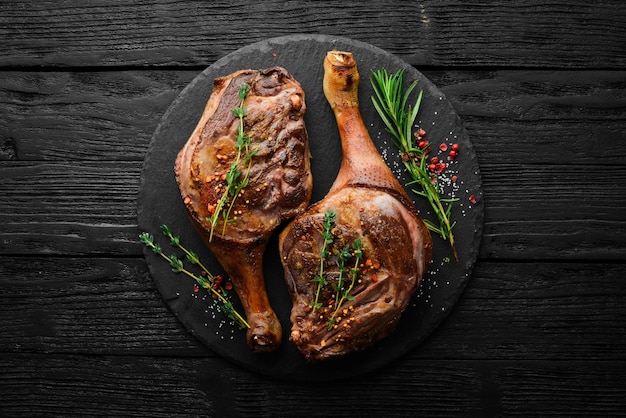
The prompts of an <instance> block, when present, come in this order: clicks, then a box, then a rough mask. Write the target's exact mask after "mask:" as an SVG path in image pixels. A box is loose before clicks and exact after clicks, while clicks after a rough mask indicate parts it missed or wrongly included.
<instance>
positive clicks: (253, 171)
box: [175, 67, 312, 351]
mask: <svg viewBox="0 0 626 418" xmlns="http://www.w3.org/2000/svg"><path fill="white" fill-rule="evenodd" d="M244 83H245V84H247V85H248V86H249V91H248V93H247V95H245V101H244V102H243V104H242V99H241V97H240V96H239V94H240V89H241V86H242V84H244ZM304 98H305V97H304V91H303V90H302V88H301V86H300V84H299V83H298V82H297V81H296V80H295V79H294V78H293V76H292V75H291V74H290V73H289V72H287V70H285V69H284V68H280V67H274V68H269V69H266V70H260V71H255V70H242V71H238V72H235V73H233V74H231V75H229V76H226V77H223V78H219V79H216V80H215V82H214V88H213V92H212V94H211V97H210V99H209V101H208V103H207V105H206V107H205V109H204V112H203V114H202V117H201V118H200V121H199V123H198V125H197V127H196V128H195V130H194V131H193V133H192V134H191V137H190V138H189V140H188V141H187V143H186V144H185V145H184V147H183V148H182V149H181V150H180V152H179V154H178V158H177V159H176V164H175V172H176V181H177V182H178V186H179V188H180V193H181V196H182V198H183V201H184V203H185V206H186V208H187V211H188V213H189V216H190V218H191V220H192V222H193V224H194V226H195V227H196V229H197V230H198V232H199V233H200V234H201V235H202V237H203V239H204V240H205V242H206V243H207V245H208V247H209V248H210V249H211V251H212V252H213V253H214V254H215V256H216V258H217V260H218V261H219V262H220V264H221V265H222V266H223V267H224V269H225V271H226V272H227V273H228V275H229V276H230V280H231V281H232V283H233V286H234V288H235V290H236V292H237V295H238V296H239V299H240V300H241V303H242V305H243V308H244V310H245V313H246V317H247V321H248V323H249V324H250V329H248V331H247V336H246V338H247V342H248V345H249V346H250V347H251V349H252V350H254V351H271V350H274V349H276V348H277V347H278V346H279V345H280V343H281V335H282V331H281V326H280V323H279V321H278V319H277V317H276V314H275V313H274V311H273V309H272V307H271V306H270V302H269V299H268V296H267V293H266V290H265V279H264V276H263V254H264V252H265V248H266V245H267V242H268V240H269V238H270V235H271V234H272V231H273V230H274V229H275V228H276V227H277V226H278V225H279V224H280V223H281V222H282V221H284V220H285V219H288V218H292V217H294V216H295V215H296V214H298V213H300V212H302V211H303V210H304V209H305V208H306V206H307V205H308V202H309V199H310V197H311V189H312V178H311V172H310V165H309V145H308V138H307V132H306V128H305V124H304V119H303V117H304V113H305V110H306V105H305V100H304ZM240 106H241V107H242V108H243V109H245V116H244V117H243V121H244V125H243V128H244V129H243V132H245V133H246V134H247V136H248V137H249V139H250V143H249V149H248V151H247V152H246V151H245V150H244V151H243V152H242V154H243V157H241V158H240V159H239V160H237V154H238V152H239V148H241V146H240V147H239V148H238V147H237V138H238V133H239V127H240V123H241V121H240V119H239V116H238V115H235V114H234V113H233V109H236V108H239V107H240ZM245 155H252V159H251V162H250V164H249V165H248V163H247V162H246V161H245ZM233 161H239V163H238V164H236V165H235V166H236V167H238V169H239V171H240V173H239V176H238V177H237V178H236V181H235V182H234V183H233V184H245V183H243V181H244V179H245V178H246V175H247V176H248V180H247V181H248V184H247V185H246V186H245V187H244V188H243V190H241V192H240V193H237V194H236V196H229V199H228V201H227V202H226V204H225V205H224V206H223V207H222V210H221V211H218V212H219V213H220V215H219V216H217V217H216V218H215V224H214V225H212V223H211V222H210V219H211V217H212V216H213V214H214V213H215V211H216V207H219V204H218V202H219V201H220V199H221V198H222V196H223V195H224V193H225V192H224V190H225V188H227V181H228V180H227V178H228V176H229V174H228V171H229V169H230V167H231V165H232V164H233ZM233 202H234V204H233ZM231 204H232V208H230V209H229V207H230V205H231ZM225 213H227V214H229V216H228V218H227V220H225V219H224V218H223V216H222V215H223V214H225Z"/></svg>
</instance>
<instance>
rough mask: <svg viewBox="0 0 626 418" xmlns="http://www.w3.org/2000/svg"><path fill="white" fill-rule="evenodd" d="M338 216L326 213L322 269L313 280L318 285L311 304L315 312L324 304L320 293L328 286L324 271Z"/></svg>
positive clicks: (321, 255)
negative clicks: (320, 299)
mask: <svg viewBox="0 0 626 418" xmlns="http://www.w3.org/2000/svg"><path fill="white" fill-rule="evenodd" d="M336 216H337V214H336V213H335V212H333V211H332V210H328V211H326V212H325V213H324V223H323V225H322V248H321V249H320V268H319V271H318V274H316V275H315V277H314V278H313V279H311V281H312V282H313V283H316V284H317V289H316V291H315V300H314V301H313V302H312V303H311V307H312V308H313V312H315V310H316V309H318V308H320V307H321V306H322V303H321V302H320V301H319V298H320V292H321V290H322V288H323V287H324V286H326V285H327V284H328V280H327V279H326V273H325V271H324V265H325V264H326V259H327V258H328V257H329V256H330V251H329V247H330V245H331V244H332V243H333V233H332V230H333V228H334V227H335V220H336Z"/></svg>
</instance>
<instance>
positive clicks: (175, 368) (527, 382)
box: [0, 355, 626, 417]
mask: <svg viewBox="0 0 626 418" xmlns="http://www.w3.org/2000/svg"><path fill="white" fill-rule="evenodd" d="M0 367H1V368H2V369H3V370H7V371H8V372H7V373H3V374H2V375H0V388H2V392H3V412H5V413H6V414H8V416H11V417H31V416H35V415H46V416H55V415H59V414H61V415H64V416H65V415H68V411H69V415H70V416H73V415H74V414H73V413H72V412H78V411H80V414H82V415H83V416H84V415H89V416H111V415H115V416H134V415H141V416H155V417H167V416H172V415H175V416H181V417H192V416H193V417H195V416H201V417H214V416H237V417H258V416H294V417H295V416H311V417H327V416H328V414H329V413H331V412H332V414H333V416H338V417H354V416H388V417H409V416H424V415H427V416H443V417H457V416H476V417H479V416H502V415H506V416H529V415H530V416H539V415H540V416H570V417H573V416H576V417H595V416H598V417H606V416H618V415H619V414H620V413H621V412H622V411H623V410H624V408H625V407H626V401H625V399H626V396H625V395H626V391H625V389H624V387H625V386H624V385H625V383H626V381H625V378H624V376H625V375H624V373H623V371H624V368H625V364H624V362H614V363H612V364H607V363H606V362H567V363H565V362H556V363H550V362H545V361H519V362H515V363H511V362H500V361H494V362H481V363H476V362H471V361H463V360H452V361H450V360H419V359H408V360H405V361H403V362H402V363H401V364H399V363H395V364H392V365H390V366H389V367H388V368H387V369H386V370H382V371H379V372H376V373H373V374H371V375H368V376H367V377H366V378H364V379H361V380H359V381H355V382H351V383H350V384H349V385H347V384H345V383H344V382H334V383H333V382H327V383H324V384H317V385H308V384H294V383H291V382H281V381H272V382H268V381H266V380H265V379H263V378H261V377H259V376H255V375H250V374H247V373H244V372H242V371H241V370H238V369H237V368H234V367H232V366H229V365H228V364H225V363H224V362H223V360H221V359H212V358H198V359H193V358H175V357H170V358H157V359H147V358H136V357H126V356H115V357H111V356H98V357H89V358H87V359H85V358H83V357H81V356H75V355H68V356H56V357H51V356H41V355H35V356H32V355H31V356H22V355H16V356H13V357H11V358H2V359H0ZM60 375H62V376H63V379H59V377H58V376H60ZM581 382H585V385H584V386H581ZM303 400H306V402H303ZM76 415H79V414H78V413H77V414H76Z"/></svg>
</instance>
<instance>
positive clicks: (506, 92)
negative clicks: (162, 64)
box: [0, 69, 626, 165]
mask: <svg viewBox="0 0 626 418" xmlns="http://www.w3.org/2000/svg"><path fill="white" fill-rule="evenodd" d="M200 72H201V69H198V70H193V71H172V70H159V71H110V72H109V71H104V72H97V71H95V72H93V71H87V72H19V71H9V72H3V73H2V77H0V159H5V160H6V159H19V160H89V161H95V160H98V161H102V160H105V161H111V160H123V161H129V160H143V158H144V155H145V152H146V150H147V148H148V144H149V141H150V138H151V136H152V133H153V132H154V130H155V129H156V127H157V125H158V123H159V121H160V119H161V117H162V115H163V114H164V113H165V111H166V110H167V108H168V107H169V105H170V104H171V102H172V100H174V98H175V97H176V96H177V95H178V94H179V93H180V91H182V89H183V88H184V87H185V86H186V85H187V84H188V83H189V82H190V81H191V80H192V79H193V78H194V77H196V76H197V75H198V74H199V73H200ZM425 75H426V76H427V77H428V78H429V79H431V81H433V82H434V83H435V84H436V85H438V86H439V87H440V88H441V90H442V91H443V92H444V93H445V94H446V96H447V97H448V99H449V100H450V101H451V102H452V104H453V105H454V107H455V108H456V110H457V112H458V113H459V115H460V116H461V118H462V120H463V122H464V125H465V126H466V128H467V131H468V133H469V135H470V138H471V139H472V141H473V144H474V147H475V150H476V152H477V154H478V157H479V161H480V162H481V163H490V162H492V160H494V159H496V158H497V159H498V160H500V161H498V162H501V161H502V160H503V156H506V161H519V162H525V163H526V162H530V163H550V164H552V163H555V162H558V163H559V164H576V163H581V164H597V165H606V164H622V163H623V162H624V161H626V149H625V148H624V147H623V146H621V144H622V143H623V142H624V141H625V140H626V114H625V113H624V106H626V89H625V87H624V84H623V80H624V79H625V78H626V72H625V71H615V72H598V71H496V72H490V71H458V70H454V71H433V70H430V71H426V72H425ZM368 103H369V102H368V101H367V100H364V101H363V105H364V106H365V105H367V104H368ZM311 111H312V110H311ZM313 139H314V138H313Z"/></svg>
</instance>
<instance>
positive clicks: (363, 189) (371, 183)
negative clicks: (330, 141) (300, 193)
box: [280, 51, 432, 360]
mask: <svg viewBox="0 0 626 418" xmlns="http://www.w3.org/2000/svg"><path fill="white" fill-rule="evenodd" d="M358 84H359V73H358V71H357V68H356V62H355V60H354V58H353V56H352V54H350V53H348V52H339V51H331V52H329V53H328V54H327V56H326V59H325V60H324V93H325V95H326V98H327V100H328V102H329V104H330V106H331V108H332V109H333V112H334V114H335V117H336V120H337V125H338V128H339V133H340V137H341V142H342V150H343V158H342V163H341V167H340V170H339V173H338V175H337V178H336V180H335V181H334V183H333V185H332V187H331V189H330V191H329V192H328V194H327V195H326V197H325V198H324V199H322V200H321V201H320V202H318V203H316V204H314V205H313V206H311V207H310V208H309V209H308V210H307V211H306V212H305V213H303V214H301V215H298V216H297V217H296V218H295V219H294V220H293V221H292V222H291V223H290V224H289V225H288V226H287V227H286V228H285V229H284V230H283V231H282V233H281V235H280V252H281V261H282V263H283V267H284V270H285V280H286V281H287V286H288V288H289V291H290V294H291V298H292V301H293V308H292V311H291V322H292V329H291V335H290V339H291V340H292V341H293V342H294V343H295V344H296V346H297V347H298V349H299V350H300V351H301V352H302V354H303V355H304V356H305V357H306V358H307V359H312V360H323V359H328V358H332V357H335V356H339V355H344V354H346V353H350V352H353V351H357V350H362V349H364V348H366V347H368V346H370V345H371V344H373V343H374V342H375V341H378V340H380V339H382V338H384V337H385V336H387V335H388V334H389V333H391V332H392V330H393V329H394V328H395V326H396V325H397V322H398V320H399V318H400V316H401V314H402V312H403V310H404V309H405V308H406V306H407V304H408V303H409V300H410V298H411V295H412V294H413V293H414V291H415V289H416V288H417V286H418V284H419V282H420V280H421V278H422V276H423V274H424V272H425V271H426V269H427V268H428V265H429V263H430V260H431V251H432V242H431V237H430V233H429V232H428V230H427V229H426V226H425V224H424V222H423V221H422V220H421V218H420V217H419V216H418V214H417V212H416V210H415V208H414V206H413V204H412V201H411V200H410V199H409V197H408V196H407V194H406V192H405V191H404V190H403V188H402V187H401V186H400V184H399V182H398V180H397V179H396V178H395V177H394V175H393V174H392V173H391V171H390V170H389V168H388V167H387V165H386V163H385V162H384V161H383V160H382V158H381V157H380V155H379V153H378V150H377V149H376V147H375V145H374V144H373V143H372V141H371V138H370V136H369V134H368V132H367V129H366V127H365V124H364V123H363V120H362V118H361V114H360V112H359V102H358V97H357V88H358ZM329 214H330V215H329ZM332 214H334V222H330V221H332V220H333V219H332ZM325 227H326V229H328V228H329V227H331V229H330V231H327V233H326V234H324V232H325ZM324 235H326V237H325V236H324ZM325 242H326V249H324V246H325ZM355 242H360V243H361V244H362V249H361V250H360V249H359V248H358V245H357V246H356V247H357V248H356V250H355V249H354V247H355V245H354V243H355ZM324 253H325V254H324ZM322 254H324V256H322ZM342 266H343V267H342ZM355 266H356V269H353V268H354V267H355ZM321 270H323V273H324V274H323V276H324V279H323V281H325V282H326V283H325V284H324V285H323V286H321V287H320V288H319V291H318V283H319V282H320V281H322V279H321V278H320V277H318V276H319V275H320V271H321ZM353 278H354V279H355V280H354V284H353V283H352V279H353ZM316 300H317V302H318V304H317V305H316V304H315V302H316Z"/></svg>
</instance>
